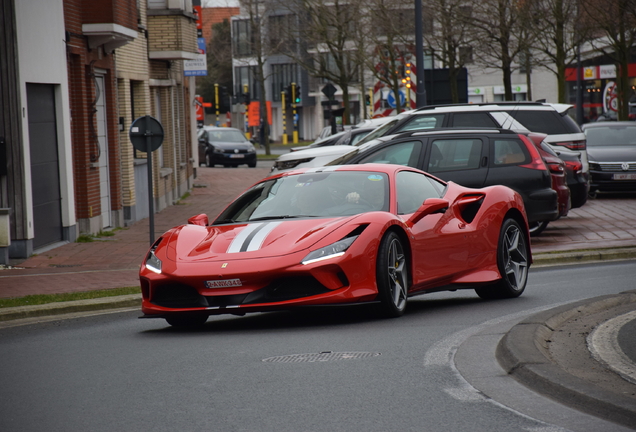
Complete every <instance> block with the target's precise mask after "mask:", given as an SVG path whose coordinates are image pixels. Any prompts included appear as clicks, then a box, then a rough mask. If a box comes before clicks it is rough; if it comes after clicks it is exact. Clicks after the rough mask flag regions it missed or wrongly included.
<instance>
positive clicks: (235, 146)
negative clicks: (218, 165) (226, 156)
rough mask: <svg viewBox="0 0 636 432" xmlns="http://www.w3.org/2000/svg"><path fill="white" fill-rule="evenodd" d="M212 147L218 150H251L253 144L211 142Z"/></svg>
mask: <svg viewBox="0 0 636 432" xmlns="http://www.w3.org/2000/svg"><path fill="white" fill-rule="evenodd" d="M210 145H211V146H214V147H217V148H222V149H239V150H249V149H250V148H252V143H250V142H243V143H237V142H221V141H214V142H211V143H210Z"/></svg>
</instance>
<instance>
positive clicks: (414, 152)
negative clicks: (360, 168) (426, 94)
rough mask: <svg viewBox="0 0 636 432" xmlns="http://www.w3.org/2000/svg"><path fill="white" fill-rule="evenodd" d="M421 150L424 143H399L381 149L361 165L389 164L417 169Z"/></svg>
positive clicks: (362, 161)
mask: <svg viewBox="0 0 636 432" xmlns="http://www.w3.org/2000/svg"><path fill="white" fill-rule="evenodd" d="M421 150H422V143H421V142H420V141H409V142H402V143H397V144H393V145H389V146H387V147H384V148H381V149H380V150H378V151H376V152H374V153H373V154H371V155H369V156H367V157H365V158H364V159H362V160H361V161H360V162H359V163H388V164H396V165H405V166H410V167H413V168H417V165H418V162H419V159H420V153H421Z"/></svg>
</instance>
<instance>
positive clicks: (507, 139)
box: [327, 129, 563, 235]
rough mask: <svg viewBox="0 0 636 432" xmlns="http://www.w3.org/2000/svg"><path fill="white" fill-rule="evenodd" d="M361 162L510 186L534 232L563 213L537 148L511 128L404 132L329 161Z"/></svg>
mask: <svg viewBox="0 0 636 432" xmlns="http://www.w3.org/2000/svg"><path fill="white" fill-rule="evenodd" d="M557 160H558V159H557ZM359 163H392V164H399V165H408V166H411V167H414V168H419V169H421V170H423V171H426V172H428V173H430V174H432V175H434V176H436V177H439V178H440V179H442V180H445V181H454V182H455V183H459V184H460V185H462V186H466V187H474V188H481V187H486V186H491V185H497V184H502V185H505V186H508V187H510V188H512V189H514V190H516V191H517V192H518V193H519V194H520V195H521V196H522V198H523V201H524V204H525V207H526V213H527V215H528V221H529V223H530V227H531V231H534V235H537V234H538V233H539V232H540V230H541V228H542V227H543V228H545V224H542V222H549V221H552V220H555V219H557V218H558V217H559V213H560V211H559V205H558V194H557V192H556V191H555V190H554V189H553V188H552V177H551V174H550V171H549V169H548V167H547V166H546V163H545V162H544V160H543V159H542V157H541V154H540V153H539V150H538V149H537V148H536V147H535V145H534V143H533V142H532V141H531V140H530V139H529V138H528V137H527V136H526V135H525V134H521V133H517V132H513V131H511V130H506V129H439V130H431V131H426V132H406V133H402V134H399V135H393V136H386V137H382V138H379V139H376V140H373V141H369V142H367V143H364V144H362V145H360V146H358V147H356V148H355V149H353V150H352V151H350V152H348V153H346V154H344V155H342V156H340V157H339V158H337V159H335V160H333V161H332V162H330V163H328V164H327V165H342V164H359ZM561 176H563V172H561Z"/></svg>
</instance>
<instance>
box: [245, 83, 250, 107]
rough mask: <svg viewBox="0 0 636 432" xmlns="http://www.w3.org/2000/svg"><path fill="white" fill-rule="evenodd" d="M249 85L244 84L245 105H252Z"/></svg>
mask: <svg viewBox="0 0 636 432" xmlns="http://www.w3.org/2000/svg"><path fill="white" fill-rule="evenodd" d="M249 89H250V87H249V85H247V84H243V103H245V104H249V103H250V92H249Z"/></svg>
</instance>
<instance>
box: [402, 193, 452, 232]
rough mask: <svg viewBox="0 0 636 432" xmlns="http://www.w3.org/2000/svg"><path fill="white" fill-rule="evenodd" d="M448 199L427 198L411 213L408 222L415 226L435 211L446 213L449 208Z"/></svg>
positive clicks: (409, 224)
mask: <svg viewBox="0 0 636 432" xmlns="http://www.w3.org/2000/svg"><path fill="white" fill-rule="evenodd" d="M448 206H449V203H448V201H446V200H444V199H440V198H428V199H427V200H425V201H424V202H423V203H422V205H421V206H420V208H418V209H417V210H416V211H415V213H413V214H412V215H411V217H410V218H409V220H408V221H406V224H407V225H408V226H413V225H415V224H416V223H418V222H419V221H420V220H421V219H422V218H423V217H425V216H428V215H430V214H434V213H444V212H446V210H447V209H448Z"/></svg>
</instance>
